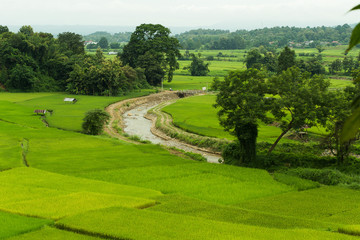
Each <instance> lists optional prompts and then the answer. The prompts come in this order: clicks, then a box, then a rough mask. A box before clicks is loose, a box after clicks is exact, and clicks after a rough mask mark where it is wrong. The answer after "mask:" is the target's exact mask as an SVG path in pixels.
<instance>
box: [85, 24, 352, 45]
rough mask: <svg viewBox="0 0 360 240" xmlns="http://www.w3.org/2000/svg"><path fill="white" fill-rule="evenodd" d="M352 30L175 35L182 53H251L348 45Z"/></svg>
mask: <svg viewBox="0 0 360 240" xmlns="http://www.w3.org/2000/svg"><path fill="white" fill-rule="evenodd" d="M351 31H352V27H351V26H350V25H348V24H344V25H342V26H340V25H339V26H336V27H324V26H322V27H312V28H310V27H306V28H299V27H273V28H263V29H255V30H237V31H235V32H230V31H228V30H214V29H197V30H191V31H187V32H184V33H181V34H177V35H175V37H176V38H177V39H178V40H179V42H180V44H181V47H182V49H187V50H194V49H213V50H226V49H248V48H252V47H260V46H265V47H274V48H282V47H285V46H288V45H291V46H293V47H316V46H319V45H338V44H348V42H349V38H350V35H351ZM130 35H131V33H130V32H124V33H116V34H110V33H107V32H96V33H93V34H90V35H86V36H84V40H85V41H94V42H98V41H100V39H101V38H103V37H105V38H106V39H107V40H108V42H109V43H121V42H128V41H129V40H130Z"/></svg>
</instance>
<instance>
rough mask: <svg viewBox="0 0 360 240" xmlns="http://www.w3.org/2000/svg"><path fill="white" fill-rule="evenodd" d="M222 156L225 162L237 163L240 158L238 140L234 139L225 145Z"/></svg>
mask: <svg viewBox="0 0 360 240" xmlns="http://www.w3.org/2000/svg"><path fill="white" fill-rule="evenodd" d="M222 157H223V159H224V163H225V164H230V165H235V164H238V163H239V159H240V158H241V152H240V144H239V142H238V141H234V142H232V143H229V144H228V145H226V146H225V148H224V150H223V152H222Z"/></svg>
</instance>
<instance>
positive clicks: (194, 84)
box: [164, 75, 214, 90]
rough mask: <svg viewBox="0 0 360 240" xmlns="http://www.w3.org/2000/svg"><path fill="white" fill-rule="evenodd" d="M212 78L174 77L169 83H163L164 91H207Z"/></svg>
mask: <svg viewBox="0 0 360 240" xmlns="http://www.w3.org/2000/svg"><path fill="white" fill-rule="evenodd" d="M213 79H214V77H211V76H199V77H194V76H183V75H174V78H173V80H172V81H171V82H164V89H166V90H169V89H170V88H171V89H173V90H202V88H203V87H206V88H207V89H208V88H209V87H210V86H211V83H212V81H213Z"/></svg>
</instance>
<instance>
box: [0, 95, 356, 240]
mask: <svg viewBox="0 0 360 240" xmlns="http://www.w3.org/2000/svg"><path fill="white" fill-rule="evenodd" d="M63 97H64V95H62V94H49V95H47V94H41V93H40V94H16V95H13V94H9V93H5V94H3V93H0V99H1V102H0V139H1V140H0V153H1V154H0V196H1V198H0V225H1V227H0V239H11V240H16V239H18V240H19V239H35V240H37V239H46V240H47V239H49V240H55V239H74V240H78V239H79V240H82V239H90V240H91V239H93V240H94V239H334V240H335V239H336V240H337V239H358V237H355V236H351V235H347V234H343V233H338V232H337V231H338V228H346V227H348V228H349V229H350V226H353V225H357V224H359V222H358V221H359V219H358V216H359V206H358V202H359V199H360V192H359V191H356V190H350V189H345V188H341V187H324V186H318V185H313V186H311V187H310V189H309V190H305V191H300V192H299V191H298V188H297V187H295V186H294V184H293V182H294V181H296V178H295V180H294V179H293V182H292V183H289V182H286V181H282V182H279V181H276V180H275V179H274V178H273V176H272V175H270V174H269V173H268V172H266V171H264V170H260V169H250V168H242V167H233V166H228V165H222V164H209V163H206V162H196V161H193V160H188V159H183V158H181V157H179V156H176V155H173V154H170V153H169V152H168V150H166V149H163V148H162V147H161V146H158V145H151V144H137V145H135V144H131V143H128V142H124V141H120V140H118V139H113V138H110V137H108V136H106V135H100V136H87V135H83V134H81V133H79V132H74V131H70V130H69V129H74V130H75V131H78V130H79V124H80V123H81V119H82V117H83V114H84V112H85V111H87V110H88V109H91V108H93V107H99V108H104V107H105V106H107V105H108V104H109V102H111V101H113V100H117V99H110V98H105V97H104V98H101V97H81V96H80V97H79V99H80V100H79V101H78V103H76V104H79V106H78V109H76V110H75V109H73V108H75V107H74V106H75V105H65V104H63V102H62V99H63ZM119 99H120V98H119ZM40 107H43V108H46V109H49V108H50V107H51V108H52V109H53V111H54V115H53V116H49V115H46V119H45V120H46V121H48V122H49V123H50V127H46V125H45V124H44V123H43V122H42V118H41V117H40V116H38V115H36V114H33V110H34V108H40ZM61 111H63V112H67V111H68V112H71V113H72V116H73V121H71V120H69V117H68V116H67V115H66V114H58V115H56V118H57V119H58V122H57V123H56V124H55V123H52V122H51V120H50V119H51V118H52V117H54V118H55V114H56V113H57V112H61ZM75 119H78V120H75ZM52 124H54V126H56V128H53V127H52V126H53V125H52ZM62 124H64V126H63V125H62ZM58 128H60V129H58ZM64 129H66V130H64ZM299 181H301V180H299ZM314 202H315V203H314ZM322 203H323V204H322Z"/></svg>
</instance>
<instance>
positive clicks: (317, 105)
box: [268, 67, 330, 153]
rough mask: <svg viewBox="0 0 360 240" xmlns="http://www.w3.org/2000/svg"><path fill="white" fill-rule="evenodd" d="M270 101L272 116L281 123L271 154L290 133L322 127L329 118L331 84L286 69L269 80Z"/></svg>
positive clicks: (318, 78) (295, 70)
mask: <svg viewBox="0 0 360 240" xmlns="http://www.w3.org/2000/svg"><path fill="white" fill-rule="evenodd" d="M268 84H269V93H271V94H273V95H274V96H275V97H274V98H273V99H272V104H271V113H272V114H273V116H274V117H275V119H276V121H278V122H280V123H281V125H280V127H281V129H282V132H281V134H280V135H279V137H278V138H277V139H276V141H275V142H274V144H273V145H272V146H271V148H270V149H269V153H270V152H271V151H272V150H274V148H275V147H276V145H277V144H278V142H279V141H280V139H281V138H282V137H283V136H284V135H285V134H286V133H287V132H289V131H290V130H291V129H296V130H301V129H302V128H304V126H305V125H307V126H308V127H311V126H315V125H318V124H320V125H322V126H325V125H326V123H327V117H328V116H329V107H328V100H327V99H328V97H329V91H328V88H329V86H330V82H329V81H326V80H325V79H324V78H323V77H322V76H320V75H314V76H313V77H311V74H310V73H308V72H302V71H301V70H300V69H299V68H297V67H291V68H288V69H287V70H286V71H283V72H282V73H281V74H279V75H277V76H274V77H271V78H269V80H268Z"/></svg>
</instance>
